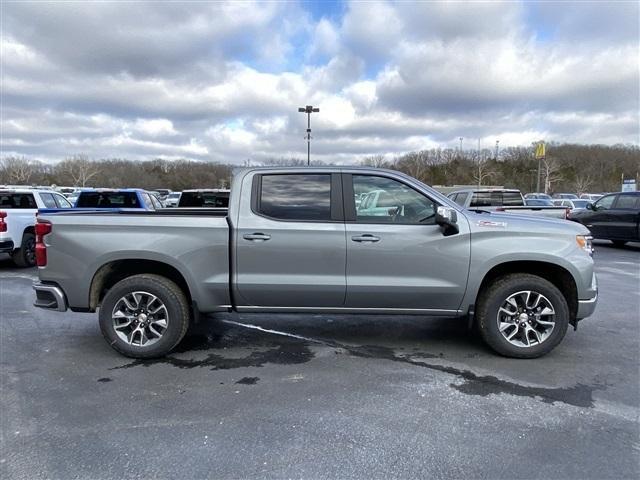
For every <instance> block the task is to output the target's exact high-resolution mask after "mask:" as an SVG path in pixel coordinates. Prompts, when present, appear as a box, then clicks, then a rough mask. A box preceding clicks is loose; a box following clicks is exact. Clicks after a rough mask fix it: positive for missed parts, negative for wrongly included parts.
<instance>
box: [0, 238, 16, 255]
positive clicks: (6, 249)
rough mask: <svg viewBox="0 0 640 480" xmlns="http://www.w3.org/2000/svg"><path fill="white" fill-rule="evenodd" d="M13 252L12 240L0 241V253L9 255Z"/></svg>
mask: <svg viewBox="0 0 640 480" xmlns="http://www.w3.org/2000/svg"><path fill="white" fill-rule="evenodd" d="M14 250H15V245H14V244H13V240H2V241H0V253H11V252H13V251H14Z"/></svg>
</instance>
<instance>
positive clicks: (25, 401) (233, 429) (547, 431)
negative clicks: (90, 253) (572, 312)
mask: <svg viewBox="0 0 640 480" xmlns="http://www.w3.org/2000/svg"><path fill="white" fill-rule="evenodd" d="M595 260H596V268H597V272H598V278H599V285H600V298H599V303H598V308H597V310H596V313H595V315H594V316H593V317H591V318H589V319H587V320H585V321H584V322H582V323H581V324H580V325H579V328H578V331H577V332H574V331H572V330H571V331H569V332H568V333H567V336H566V338H565V340H564V342H563V343H562V344H561V345H560V346H559V347H558V348H557V349H556V350H554V351H553V352H552V353H551V354H549V355H548V356H546V357H543V358H540V359H537V360H514V359H507V358H501V357H498V356H496V355H495V354H493V353H492V352H491V351H489V350H488V349H487V347H485V346H484V345H483V343H482V342H481V341H480V340H479V339H477V338H476V337H475V336H474V334H473V333H472V332H468V331H467V328H466V324H465V323H464V322H462V321H456V320H451V319H429V318H422V317H405V316H393V317H390V316H336V315H306V316H305V315H293V314H291V315H275V314H272V315H262V314H260V315H258V314H254V315H234V314H224V315H219V316H217V317H215V318H213V319H210V320H208V321H206V322H203V323H201V324H200V325H198V327H197V328H195V329H194V331H193V332H191V333H190V334H189V336H188V337H187V338H186V339H185V341H184V342H183V344H182V345H181V346H180V347H179V348H178V352H177V353H175V354H172V355H171V356H170V357H168V358H165V359H160V360H153V361H134V360H131V359H127V358H125V357H122V356H120V355H118V354H116V353H115V352H114V351H113V350H111V349H110V348H109V346H108V345H107V344H106V343H105V341H104V340H103V338H102V336H101V334H100V331H99V328H98V322H97V316H96V315H94V314H77V313H65V314H58V313H54V312H47V311H44V310H39V309H35V308H33V307H32V302H33V294H32V290H31V283H32V280H33V279H34V278H35V277H36V271H35V269H31V270H19V269H15V268H13V267H12V264H11V263H10V261H9V260H8V258H5V257H2V258H1V259H0V355H1V359H0V360H1V365H0V369H1V370H0V375H1V380H2V395H1V399H0V400H1V412H2V449H1V455H0V457H1V458H0V475H1V476H2V478H29V479H32V478H114V479H118V478H152V477H174V478H203V477H215V478H258V477H260V478H262V477H277V478H285V477H286V478H292V477H304V478H388V477H427V478H445V477H462V476H465V477H472V478H637V477H638V476H639V475H640V467H639V460H640V438H639V423H638V414H639V412H640V391H639V373H640V372H639V365H640V355H639V345H640V334H639V332H638V327H639V325H640V266H639V265H640V244H629V245H628V246H627V247H625V248H621V249H617V248H613V247H611V246H610V244H609V243H608V242H596V253H595Z"/></svg>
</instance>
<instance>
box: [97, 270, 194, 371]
mask: <svg viewBox="0 0 640 480" xmlns="http://www.w3.org/2000/svg"><path fill="white" fill-rule="evenodd" d="M134 291H145V292H149V293H151V294H153V295H155V296H157V297H158V298H159V299H160V301H162V302H163V303H164V305H165V307H166V308H167V313H168V322H167V329H166V331H165V332H164V334H163V335H162V337H161V338H160V339H159V340H158V341H157V342H155V343H154V344H152V345H149V346H142V347H141V346H134V345H129V344H128V343H126V342H125V341H124V340H122V339H121V338H120V337H119V336H118V334H117V333H116V331H115V328H114V326H113V319H112V317H111V314H112V312H113V308H114V307H115V305H116V303H117V302H118V301H119V300H120V299H121V298H122V297H124V296H125V295H127V294H128V293H131V292H134ZM176 292H179V289H178V287H177V286H176V285H175V284H173V283H172V282H170V281H168V280H167V281H160V280H158V279H157V278H153V277H147V276H143V275H139V276H134V277H130V278H127V279H125V280H122V281H120V282H118V283H117V284H116V285H114V286H113V287H112V288H111V289H110V290H109V291H108V292H107V294H106V295H105V297H104V299H103V301H102V304H101V306H100V313H99V321H100V330H101V331H102V335H103V336H104V338H105V339H106V340H107V342H108V343H109V345H110V346H111V347H112V348H113V349H115V350H116V351H118V352H119V353H122V354H123V355H126V356H128V357H134V358H154V357H160V356H163V355H166V354H167V353H169V352H170V351H171V350H172V349H173V348H174V347H175V346H176V345H177V344H178V342H180V340H182V337H183V336H184V332H185V331H186V326H185V325H184V323H185V322H186V323H187V324H188V323H189V310H188V307H187V305H186V300H185V299H184V296H182V298H180V297H181V295H178V294H177V293H176Z"/></svg>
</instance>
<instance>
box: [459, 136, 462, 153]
mask: <svg viewBox="0 0 640 480" xmlns="http://www.w3.org/2000/svg"><path fill="white" fill-rule="evenodd" d="M459 152H460V158H462V137H460V150H459Z"/></svg>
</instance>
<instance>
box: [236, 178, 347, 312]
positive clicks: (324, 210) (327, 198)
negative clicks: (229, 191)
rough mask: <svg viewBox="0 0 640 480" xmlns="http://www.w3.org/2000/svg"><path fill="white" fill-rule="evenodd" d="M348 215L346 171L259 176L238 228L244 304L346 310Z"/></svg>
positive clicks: (239, 285) (238, 275)
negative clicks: (344, 196) (344, 203)
mask: <svg viewBox="0 0 640 480" xmlns="http://www.w3.org/2000/svg"><path fill="white" fill-rule="evenodd" d="M247 193H249V192H247ZM243 195H244V192H243ZM343 218H344V217H343V208H342V185H341V178H340V174H337V173H334V174H332V173H326V172H309V173H306V172H305V173H295V174H282V173H274V174H269V173H264V174H262V173H261V174H255V176H254V177H253V185H252V188H251V214H249V215H244V214H243V215H241V216H240V218H239V220H238V227H237V229H236V238H235V242H236V269H235V274H236V277H235V279H236V288H237V292H238V294H239V295H238V296H239V298H236V304H237V305H238V307H239V308H241V307H242V306H263V307H274V308H277V307H309V308H312V307H342V306H343V304H344V297H345V289H346V281H345V262H346V245H345V226H344V220H343Z"/></svg>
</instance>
